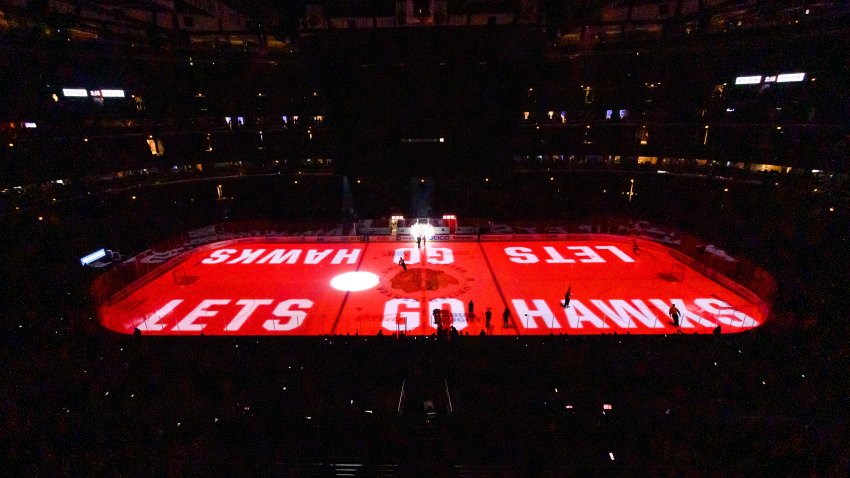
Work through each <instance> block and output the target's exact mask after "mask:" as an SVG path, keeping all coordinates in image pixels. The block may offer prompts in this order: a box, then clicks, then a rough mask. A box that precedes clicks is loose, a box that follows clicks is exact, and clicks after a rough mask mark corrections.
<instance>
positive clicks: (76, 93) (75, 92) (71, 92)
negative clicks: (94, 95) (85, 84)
mask: <svg viewBox="0 0 850 478" xmlns="http://www.w3.org/2000/svg"><path fill="white" fill-rule="evenodd" d="M62 95H63V96H68V97H72V98H85V97H88V96H89V92H88V91H86V89H85V88H62Z"/></svg>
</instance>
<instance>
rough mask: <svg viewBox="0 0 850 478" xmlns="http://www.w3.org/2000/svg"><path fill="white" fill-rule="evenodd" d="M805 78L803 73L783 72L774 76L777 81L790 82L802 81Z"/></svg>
mask: <svg viewBox="0 0 850 478" xmlns="http://www.w3.org/2000/svg"><path fill="white" fill-rule="evenodd" d="M805 78H806V74H805V73H783V74H781V75H779V76H778V77H777V78H776V82H777V83H791V82H797V81H803V80H804V79H805Z"/></svg>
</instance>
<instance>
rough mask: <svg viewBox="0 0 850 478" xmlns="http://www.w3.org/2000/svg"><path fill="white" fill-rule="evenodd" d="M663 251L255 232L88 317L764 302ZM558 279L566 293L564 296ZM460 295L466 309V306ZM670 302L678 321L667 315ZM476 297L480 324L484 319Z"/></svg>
mask: <svg viewBox="0 0 850 478" xmlns="http://www.w3.org/2000/svg"><path fill="white" fill-rule="evenodd" d="M423 226H426V225H423ZM329 239H330V238H329ZM667 252H669V250H668V249H666V248H665V247H664V246H661V245H658V244H652V245H650V244H645V245H643V247H642V248H641V253H640V254H637V253H636V252H633V245H632V242H631V241H630V240H626V239H623V241H617V240H610V239H598V240H597V239H586V240H581V241H578V240H551V241H545V242H541V241H505V242H499V241H493V242H481V243H477V242H440V243H432V242H431V241H428V242H427V244H422V245H421V247H417V244H416V241H415V240H413V239H412V238H411V240H404V241H389V242H383V241H381V242H378V241H370V242H368V243H321V244H315V243H314V244H306V243H289V244H281V243H275V242H265V241H264V240H263V239H257V240H256V241H253V242H243V243H224V244H221V245H219V246H218V247H217V248H213V249H204V250H198V251H195V252H190V253H188V254H186V256H184V258H183V259H182V260H180V261H178V262H175V263H173V264H171V265H170V266H169V267H171V270H172V271H174V272H171V273H164V274H160V275H157V276H156V277H152V278H150V279H149V280H148V281H147V282H146V283H144V284H142V285H141V286H139V287H134V288H133V289H132V290H130V291H128V292H127V294H124V295H119V296H118V298H117V299H116V300H114V301H112V302H107V303H105V304H103V305H102V306H101V308H100V319H101V323H102V324H103V325H104V326H105V327H107V328H109V329H111V330H114V331H117V332H121V333H132V332H133V329H134V328H138V329H139V330H141V331H142V333H143V334H158V335H200V334H201V333H202V332H203V333H204V334H205V335H324V334H342V335H346V334H350V335H355V334H359V335H361V336H362V335H375V334H377V333H378V332H379V331H382V333H383V334H391V333H400V332H404V333H406V334H412V335H431V334H433V333H435V332H436V331H437V328H438V327H444V328H448V327H454V328H456V329H457V330H459V331H464V332H469V334H470V335H476V334H478V333H480V332H482V331H483V332H484V333H486V334H491V335H507V336H517V335H549V334H552V333H554V334H560V333H569V334H571V335H574V334H611V333H614V332H617V333H621V334H625V333H628V334H633V335H634V334H671V333H675V332H676V331H677V330H681V331H682V332H685V333H689V334H692V333H702V334H708V333H711V332H712V331H713V330H714V329H715V328H716V327H718V326H719V327H720V328H721V331H722V332H723V333H735V332H742V331H746V330H751V329H754V328H756V327H758V326H760V325H761V324H762V323H763V322H764V321H765V320H766V317H767V309H766V308H765V307H764V306H763V304H761V303H760V302H758V301H757V299H755V298H754V296H747V297H749V298H747V297H745V296H744V295H741V294H742V292H740V291H738V289H734V290H733V288H730V287H729V286H725V285H722V284H721V283H718V282H715V281H714V280H713V279H711V278H709V277H707V276H705V275H703V274H701V273H700V272H699V271H698V270H697V269H692V268H690V267H689V266H687V265H685V264H683V263H681V262H679V261H678V260H677V259H676V258H675V257H674V256H675V255H673V254H668V253H667ZM90 256H91V257H96V255H95V254H92V255H90ZM87 257H89V256H87ZM401 259H404V261H403V262H404V266H401V265H400V262H401ZM116 272H120V271H118V270H116ZM280 284H286V287H285V288H281V287H280ZM568 288H569V290H571V296H570V297H571V300H570V301H569V302H568V303H567V304H564V302H563V300H562V299H563V298H564V294H565V291H566V290H567V289H568ZM472 300H474V302H475V305H476V306H477V307H475V314H470V313H469V310H468V303H469V302H470V301H472ZM673 305H675V306H676V308H677V309H679V311H680V315H679V327H678V328H677V327H676V326H675V325H674V324H673V323H672V319H671V318H670V316H669V310H670V309H671V308H672V306H673ZM488 308H489V309H490V310H491V312H492V316H493V317H492V320H491V323H490V324H489V326H488V324H485V322H484V320H483V315H484V311H485V310H487V309H488Z"/></svg>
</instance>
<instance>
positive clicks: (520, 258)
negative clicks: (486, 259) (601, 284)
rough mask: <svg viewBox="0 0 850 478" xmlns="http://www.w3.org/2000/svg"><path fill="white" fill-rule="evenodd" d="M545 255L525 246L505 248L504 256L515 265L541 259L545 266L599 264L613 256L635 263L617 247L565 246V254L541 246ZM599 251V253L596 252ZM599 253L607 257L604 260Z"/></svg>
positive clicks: (556, 249) (532, 262) (550, 247)
mask: <svg viewBox="0 0 850 478" xmlns="http://www.w3.org/2000/svg"><path fill="white" fill-rule="evenodd" d="M542 249H543V252H544V253H545V254H540V253H539V252H534V249H532V248H530V247H525V246H519V247H506V248H505V254H507V255H508V257H510V260H511V262H514V263H517V264H537V263H538V262H540V261H541V259H543V261H544V262H546V263H547V264H575V263H576V262H579V263H583V264H593V263H597V264H601V263H605V262H608V261H609V260H611V257H610V256H614V257H616V258H617V259H619V260H620V261H622V262H635V260H634V259H633V258H632V257H631V256H629V255H628V254H626V253H625V252H623V251H622V250H620V248H619V247H617V246H567V247H565V249H566V250H567V251H566V252H564V251H560V250H558V248H556V247H553V246H542ZM597 251H599V252H597ZM600 252H601V253H604V254H605V255H606V256H609V257H608V259H605V257H603V255H602V254H600Z"/></svg>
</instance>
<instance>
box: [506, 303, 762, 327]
mask: <svg viewBox="0 0 850 478" xmlns="http://www.w3.org/2000/svg"><path fill="white" fill-rule="evenodd" d="M587 302H589V304H590V305H586V304H585V303H584V302H583V301H582V300H578V299H573V300H572V301H570V306H569V307H568V308H566V309H564V308H563V307H561V306H560V304H559V306H557V307H549V303H548V302H547V301H546V300H544V299H532V300H530V301H529V300H526V299H512V300H511V305H512V306H513V309H514V311H515V312H516V316H517V317H518V318H519V321H520V324H521V325H522V326H523V328H525V329H552V330H553V331H555V332H556V331H558V330H560V331H570V330H576V331H585V332H591V333H593V332H592V331H589V330H588V329H596V330H604V329H610V330H607V331H615V330H623V331H631V332H639V333H652V332H649V330H647V329H659V330H660V329H665V328H666V329H674V327H673V326H672V324H671V321H670V318H669V317H668V316H667V310H668V309H669V308H670V305H671V304H676V307H678V308H679V309H680V310H681V311H682V317H681V321H680V328H681V329H698V328H704V329H713V328H714V327H717V326H718V325H720V326H725V327H729V328H736V329H747V328H753V327H757V326H759V325H761V324H760V322H759V321H758V320H756V319H755V318H753V317H751V316H749V315H747V314H746V313H744V312H742V311H740V310H736V309H735V308H733V307H732V306H731V305H729V304H728V303H726V302H724V301H722V300H720V299H715V298H695V299H693V300H692V301H691V306H690V307H688V306H687V304H686V302H685V301H684V300H682V299H671V300H670V301H666V302H665V301H664V300H661V299H648V300H647V301H644V300H642V299H631V300H625V299H608V300H602V299H590V300H588V301H587ZM647 302H649V303H650V304H652V305H653V306H654V307H655V309H657V310H655V311H653V310H652V308H651V307H649V305H648V304H647ZM564 319H566V320H564Z"/></svg>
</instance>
